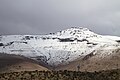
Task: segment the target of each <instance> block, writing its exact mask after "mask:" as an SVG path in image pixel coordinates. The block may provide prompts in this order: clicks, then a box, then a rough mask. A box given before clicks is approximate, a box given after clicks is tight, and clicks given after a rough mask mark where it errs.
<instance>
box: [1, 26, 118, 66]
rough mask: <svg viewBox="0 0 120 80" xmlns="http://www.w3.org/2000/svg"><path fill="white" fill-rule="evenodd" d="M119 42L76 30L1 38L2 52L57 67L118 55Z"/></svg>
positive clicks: (116, 39)
mask: <svg viewBox="0 0 120 80" xmlns="http://www.w3.org/2000/svg"><path fill="white" fill-rule="evenodd" d="M119 41H120V37H116V36H105V35H104V36H103V35H98V34H96V33H94V32H92V31H90V30H89V29H87V28H82V27H80V28H76V27H73V28H70V29H66V30H62V31H59V32H57V33H50V34H48V35H1V36H0V52H1V53H7V54H18V55H23V56H25V57H28V58H31V59H34V60H37V61H42V62H44V63H46V64H49V65H52V66H57V65H60V64H69V63H70V62H72V61H74V60H77V59H79V58H80V59H87V58H89V57H91V56H94V55H95V56H96V58H104V57H107V56H110V55H114V54H115V53H114V51H115V50H117V49H119V48H120V43H119ZM88 56H89V57H88Z"/></svg>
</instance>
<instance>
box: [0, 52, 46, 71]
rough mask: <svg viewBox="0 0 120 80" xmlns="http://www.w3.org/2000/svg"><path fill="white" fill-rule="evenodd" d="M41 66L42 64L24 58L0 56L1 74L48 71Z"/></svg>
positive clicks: (8, 55)
mask: <svg viewBox="0 0 120 80" xmlns="http://www.w3.org/2000/svg"><path fill="white" fill-rule="evenodd" d="M41 65H42V64H41V63H38V62H36V61H34V60H31V59H29V58H26V57H23V56H18V55H13V54H4V53H3V54H2V53H1V54H0V72H19V71H34V70H48V69H47V68H46V67H43V66H41Z"/></svg>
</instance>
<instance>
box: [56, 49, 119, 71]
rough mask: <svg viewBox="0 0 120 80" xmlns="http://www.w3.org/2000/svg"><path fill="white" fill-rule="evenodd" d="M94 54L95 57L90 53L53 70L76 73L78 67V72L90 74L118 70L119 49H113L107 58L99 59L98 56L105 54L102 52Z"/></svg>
mask: <svg viewBox="0 0 120 80" xmlns="http://www.w3.org/2000/svg"><path fill="white" fill-rule="evenodd" d="M95 53H96V55H93V54H92V53H91V54H89V55H86V56H85V57H84V58H79V59H76V60H74V61H72V62H70V63H69V64H66V65H58V66H57V67H55V68H54V69H55V70H72V71H78V66H79V67H80V68H79V70H80V71H92V72H94V71H101V70H111V69H120V48H118V49H113V50H112V55H108V56H107V57H100V55H103V54H106V53H105V52H103V51H96V52H95ZM110 54H111V53H110Z"/></svg>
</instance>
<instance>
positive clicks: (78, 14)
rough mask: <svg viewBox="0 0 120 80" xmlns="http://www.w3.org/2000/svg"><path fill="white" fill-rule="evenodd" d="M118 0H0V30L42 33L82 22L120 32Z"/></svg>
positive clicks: (102, 31)
mask: <svg viewBox="0 0 120 80" xmlns="http://www.w3.org/2000/svg"><path fill="white" fill-rule="evenodd" d="M119 5H120V1H119V0H1V1H0V34H45V33H49V32H56V31H59V30H62V29H66V28H70V27H73V26H83V27H87V28H89V29H91V30H93V31H94V32H96V33H99V34H110V35H117V36H120V32H119V31H120V27H119V26H120V22H119V21H120V6H119Z"/></svg>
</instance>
